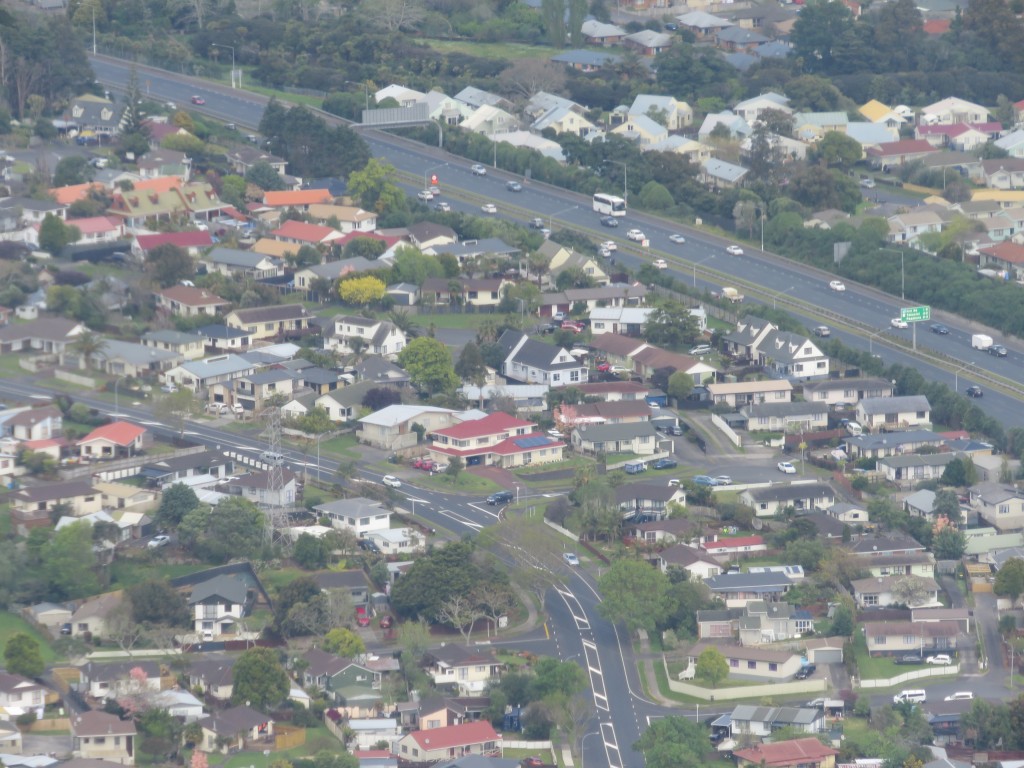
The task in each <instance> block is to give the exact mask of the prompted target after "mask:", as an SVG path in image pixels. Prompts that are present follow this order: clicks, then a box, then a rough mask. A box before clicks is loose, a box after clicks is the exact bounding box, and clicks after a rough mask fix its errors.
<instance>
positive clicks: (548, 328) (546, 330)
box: [537, 323, 559, 333]
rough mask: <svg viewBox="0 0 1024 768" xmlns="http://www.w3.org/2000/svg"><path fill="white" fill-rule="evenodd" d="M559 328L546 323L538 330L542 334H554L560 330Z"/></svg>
mask: <svg viewBox="0 0 1024 768" xmlns="http://www.w3.org/2000/svg"><path fill="white" fill-rule="evenodd" d="M558 328H559V326H557V325H552V324H551V323H546V324H544V325H542V326H540V327H539V328H538V329H537V330H538V331H540V332H541V333H554V332H555V331H557V330H558Z"/></svg>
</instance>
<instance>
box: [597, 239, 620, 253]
mask: <svg viewBox="0 0 1024 768" xmlns="http://www.w3.org/2000/svg"><path fill="white" fill-rule="evenodd" d="M600 247H601V248H607V249H608V250H609V251H617V250H619V246H618V244H617V243H616V242H615V241H614V240H605V241H604V242H603V243H601V246H600Z"/></svg>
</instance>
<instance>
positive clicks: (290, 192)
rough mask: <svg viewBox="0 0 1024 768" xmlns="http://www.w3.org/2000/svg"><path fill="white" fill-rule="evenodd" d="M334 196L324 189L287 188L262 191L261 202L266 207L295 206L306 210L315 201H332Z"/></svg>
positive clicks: (315, 202)
mask: <svg viewBox="0 0 1024 768" xmlns="http://www.w3.org/2000/svg"><path fill="white" fill-rule="evenodd" d="M333 202H334V197H333V196H332V195H331V193H330V192H329V191H327V190H326V189H287V190H281V191H279V192H264V193H263V204H264V205H265V206H267V207H268V208H297V209H299V210H308V209H309V206H311V205H315V204H317V203H333Z"/></svg>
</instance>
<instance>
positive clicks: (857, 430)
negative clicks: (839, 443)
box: [846, 421, 864, 437]
mask: <svg viewBox="0 0 1024 768" xmlns="http://www.w3.org/2000/svg"><path fill="white" fill-rule="evenodd" d="M846 431H847V432H849V433H850V434H851V435H853V436H854V437H857V436H858V435H862V434H864V428H863V427H862V426H861V425H860V424H858V423H857V422H856V421H851V422H849V423H848V424H847V425H846Z"/></svg>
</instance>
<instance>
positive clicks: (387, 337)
mask: <svg viewBox="0 0 1024 768" xmlns="http://www.w3.org/2000/svg"><path fill="white" fill-rule="evenodd" d="M332 322H333V327H331V328H329V330H330V331H331V333H329V334H325V335H324V349H328V350H331V351H334V352H338V353H339V354H343V355H348V354H352V353H354V352H355V351H356V347H357V346H358V347H359V348H360V349H361V350H363V351H365V352H368V353H370V354H372V355H381V356H382V357H386V358H388V359H391V360H393V359H394V358H396V357H397V356H398V353H399V352H401V351H402V349H404V348H405V345H406V343H407V339H406V336H405V332H404V331H403V330H402V329H401V328H399V327H398V326H396V325H395V324H394V323H392V322H390V321H388V320H375V319H372V318H369V317H361V316H359V315H337V316H335V318H334V319H333V321H332Z"/></svg>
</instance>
